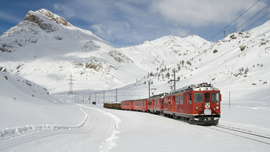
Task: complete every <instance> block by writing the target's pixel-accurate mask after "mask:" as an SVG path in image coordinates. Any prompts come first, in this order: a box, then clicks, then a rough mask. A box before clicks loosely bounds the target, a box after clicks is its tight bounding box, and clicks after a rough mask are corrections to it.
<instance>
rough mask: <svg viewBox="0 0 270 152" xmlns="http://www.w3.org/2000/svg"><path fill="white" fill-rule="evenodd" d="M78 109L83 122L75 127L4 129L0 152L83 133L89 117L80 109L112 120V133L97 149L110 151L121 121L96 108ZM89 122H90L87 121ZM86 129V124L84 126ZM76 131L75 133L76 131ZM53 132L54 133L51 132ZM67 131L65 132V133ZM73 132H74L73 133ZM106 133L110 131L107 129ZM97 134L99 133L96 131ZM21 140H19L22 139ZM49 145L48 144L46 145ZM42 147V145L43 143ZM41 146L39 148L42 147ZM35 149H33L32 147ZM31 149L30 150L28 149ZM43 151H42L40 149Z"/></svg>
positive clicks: (0, 139) (45, 126) (44, 125)
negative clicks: (33, 142)
mask: <svg viewBox="0 0 270 152" xmlns="http://www.w3.org/2000/svg"><path fill="white" fill-rule="evenodd" d="M78 106H80V107H79V109H80V110H81V111H82V112H83V113H84V114H85V118H84V120H83V121H82V122H81V123H80V124H78V125H77V126H68V125H49V124H43V125H26V126H19V127H14V128H6V129H4V130H1V131H0V137H1V138H0V141H2V144H3V145H0V151H1V149H2V150H4V151H5V150H9V149H12V148H14V146H19V147H20V146H21V145H24V144H26V143H27V142H30V143H31V142H32V141H34V140H40V139H46V138H50V136H53V135H60V136H61V135H64V134H66V133H69V132H70V133H75V134H76V133H77V132H78V133H80V132H84V131H85V129H80V128H82V127H85V124H86V121H87V120H88V119H89V115H88V114H87V113H86V112H85V111H84V110H83V109H82V108H87V109H91V110H95V111H98V112H99V113H102V114H104V115H107V116H109V117H111V118H112V120H113V121H112V122H113V123H114V124H115V126H114V130H113V131H112V132H109V133H108V134H109V135H110V134H111V135H110V136H109V137H108V138H107V139H106V138H104V139H106V140H104V141H103V142H102V143H101V144H100V146H99V147H98V148H99V151H100V152H108V151H110V150H111V149H112V148H113V147H115V146H116V140H117V139H118V136H117V134H119V133H120V132H119V131H117V128H118V125H119V123H120V122H121V119H120V118H118V117H117V116H115V115H113V114H111V113H109V112H105V111H103V110H101V109H96V108H91V107H87V106H84V105H80V104H78ZM88 121H91V120H88ZM86 127H87V124H86ZM57 130H58V131H61V130H63V131H65V132H57ZM76 130H77V131H76ZM52 131H55V132H52ZM66 131H67V132H66ZM74 131H75V132H74ZM108 131H110V130H109V129H108ZM98 132H99V131H98ZM22 136H23V138H19V137H22ZM46 144H50V143H46ZM43 145H44V143H43ZM43 145H41V147H42V146H43ZM67 147H69V148H74V145H69V146H67ZM34 148H35V147H34ZM30 149H31V148H30ZM42 150H43V151H44V149H42Z"/></svg>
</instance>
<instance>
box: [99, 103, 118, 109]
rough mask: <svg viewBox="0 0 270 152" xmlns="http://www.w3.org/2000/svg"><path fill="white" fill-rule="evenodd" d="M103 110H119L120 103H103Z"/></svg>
mask: <svg viewBox="0 0 270 152" xmlns="http://www.w3.org/2000/svg"><path fill="white" fill-rule="evenodd" d="M103 107H104V108H110V109H121V103H107V102H106V103H104V104H103Z"/></svg>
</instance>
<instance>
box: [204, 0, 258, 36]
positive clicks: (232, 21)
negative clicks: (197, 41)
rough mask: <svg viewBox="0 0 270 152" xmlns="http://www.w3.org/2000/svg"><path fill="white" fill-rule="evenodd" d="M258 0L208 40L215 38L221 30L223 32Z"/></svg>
mask: <svg viewBox="0 0 270 152" xmlns="http://www.w3.org/2000/svg"><path fill="white" fill-rule="evenodd" d="M259 1H260V0H258V1H257V2H256V3H254V4H253V5H252V6H250V7H249V8H248V9H247V10H245V11H244V12H243V13H242V14H241V15H239V16H238V17H237V18H235V19H234V20H233V21H232V22H231V23H230V24H228V25H226V26H225V27H224V28H223V29H222V30H220V31H219V32H218V33H217V34H215V35H214V36H213V37H211V38H210V39H209V40H208V41H211V40H212V39H213V38H215V37H216V36H217V35H219V34H220V33H221V32H223V31H224V30H225V29H226V28H227V27H229V26H230V25H231V24H232V23H234V22H235V21H236V20H237V19H239V18H240V17H241V16H243V15H244V14H245V13H246V12H247V11H249V10H250V9H251V8H252V7H253V6H255V5H256V4H257V3H258V2H259Z"/></svg>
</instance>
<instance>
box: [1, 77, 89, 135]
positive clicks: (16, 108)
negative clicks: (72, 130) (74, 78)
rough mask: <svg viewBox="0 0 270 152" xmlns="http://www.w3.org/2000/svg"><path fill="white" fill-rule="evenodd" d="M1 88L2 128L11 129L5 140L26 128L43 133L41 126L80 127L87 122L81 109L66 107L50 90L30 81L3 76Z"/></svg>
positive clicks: (7, 130)
mask: <svg viewBox="0 0 270 152" xmlns="http://www.w3.org/2000/svg"><path fill="white" fill-rule="evenodd" d="M0 84H1V85H0V90H1V91H0V101H1V102H0V121H1V123H0V128H1V130H2V129H5V128H7V129H6V131H5V132H6V133H3V132H1V133H0V134H1V137H3V136H5V134H8V132H16V131H18V128H27V127H26V125H35V126H36V127H39V129H40V128H41V129H42V127H40V126H41V125H54V124H57V125H66V126H69V125H71V126H76V125H77V124H79V123H80V122H81V121H83V118H84V113H82V112H81V111H80V109H79V108H78V107H75V106H68V105H63V104H62V102H61V101H60V100H58V99H56V98H54V97H52V96H50V95H49V93H48V92H47V90H46V88H43V87H41V86H39V85H37V84H35V83H33V82H31V81H29V80H26V79H23V78H21V77H18V76H14V75H11V74H8V73H3V72H0ZM66 102H67V101H66ZM78 117H80V118H81V119H78ZM57 125H55V126H57ZM66 126H65V127H66ZM13 127H17V128H13ZM26 130H27V129H26Z"/></svg>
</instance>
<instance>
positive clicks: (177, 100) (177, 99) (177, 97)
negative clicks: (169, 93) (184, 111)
mask: <svg viewBox="0 0 270 152" xmlns="http://www.w3.org/2000/svg"><path fill="white" fill-rule="evenodd" d="M176 104H179V96H176Z"/></svg>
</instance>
